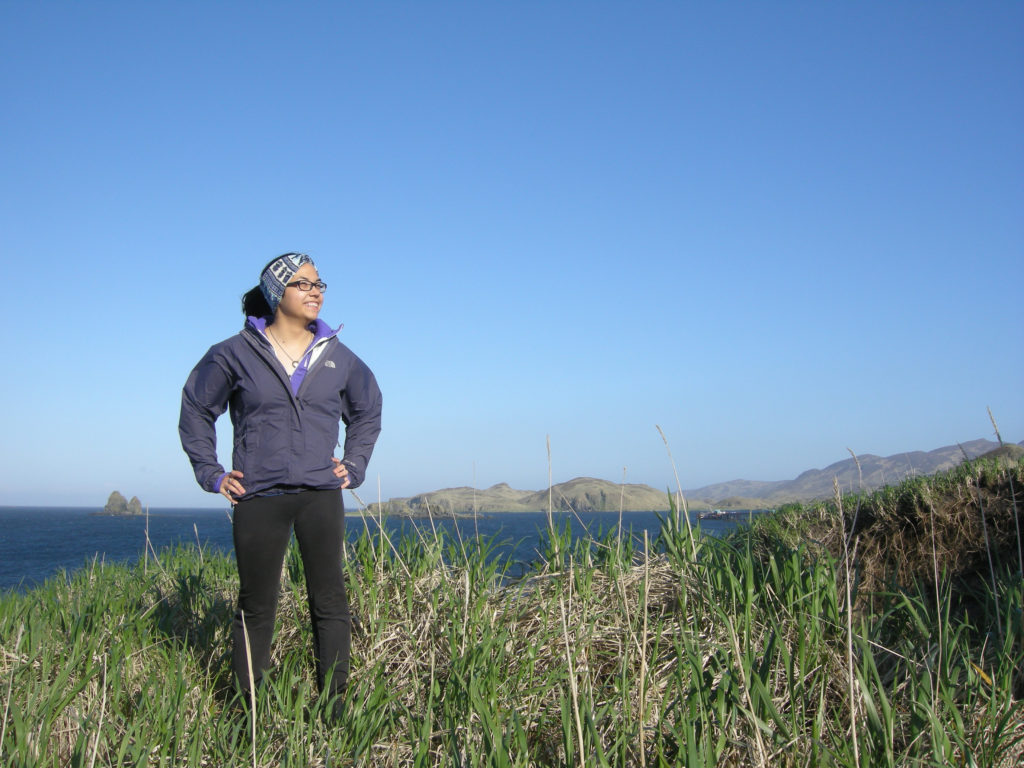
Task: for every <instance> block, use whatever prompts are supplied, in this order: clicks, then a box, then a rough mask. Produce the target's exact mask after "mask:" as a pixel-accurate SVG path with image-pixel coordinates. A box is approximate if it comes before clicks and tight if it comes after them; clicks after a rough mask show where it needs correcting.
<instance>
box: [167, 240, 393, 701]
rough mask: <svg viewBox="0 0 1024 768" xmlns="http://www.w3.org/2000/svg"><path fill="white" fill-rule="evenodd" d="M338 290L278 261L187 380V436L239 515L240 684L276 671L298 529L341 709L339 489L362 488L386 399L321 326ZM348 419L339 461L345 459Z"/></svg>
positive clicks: (214, 485)
mask: <svg viewBox="0 0 1024 768" xmlns="http://www.w3.org/2000/svg"><path fill="white" fill-rule="evenodd" d="M326 290H327V285H326V284H324V283H323V282H321V281H320V275H319V273H318V272H317V269H316V266H315V265H314V264H313V260H312V259H310V258H309V256H307V255H305V254H301V253H286V254H284V255H282V256H278V257H277V258H276V259H274V260H273V261H271V262H270V263H269V264H267V266H266V267H265V268H264V269H263V271H262V273H261V274H260V282H259V285H258V286H256V287H255V288H253V289H252V290H251V291H249V292H248V293H247V294H245V296H244V297H243V298H242V312H243V314H244V315H246V321H245V326H244V327H243V329H242V331H241V332H240V333H239V334H237V335H236V336H232V337H231V338H230V339H227V340H226V341H222V342H220V343H219V344H215V345H214V346H213V347H211V348H210V350H209V351H208V352H207V353H206V355H204V356H203V359H202V360H200V361H199V364H198V365H196V367H195V368H194V369H193V370H192V373H191V374H190V375H189V377H188V381H186V383H185V388H184V390H183V392H182V397H181V417H180V420H179V422H178V432H179V433H180V435H181V444H182V447H183V448H184V449H185V452H186V453H187V454H188V457H189V459H190V461H191V462H192V468H193V470H194V471H195V475H196V480H198V481H199V484H200V485H201V486H202V487H203V488H204V489H206V490H207V491H210V492H211V493H219V494H221V495H222V496H224V497H225V498H226V499H227V500H228V501H229V502H231V504H232V505H233V506H234V515H233V532H234V544H235V558H236V560H237V563H238V575H239V582H240V584H239V591H238V612H237V614H236V616H235V620H234V625H233V640H234V660H233V666H234V673H235V678H236V680H237V682H238V685H239V687H240V689H241V690H242V691H243V692H246V693H248V692H249V691H251V690H252V688H253V686H254V685H257V686H258V685H259V684H260V681H261V680H262V678H263V675H264V673H265V671H266V669H267V668H268V667H269V665H270V644H271V639H272V636H273V630H274V617H275V614H276V612H277V596H278V591H279V589H280V581H281V567H282V564H283V561H284V555H285V551H286V550H287V547H288V540H289V538H290V535H291V531H292V530H293V529H294V531H295V538H296V539H297V541H298V543H299V551H300V553H301V555H302V561H303V566H304V569H305V573H306V587H307V591H308V596H309V611H310V617H311V620H312V624H313V642H314V646H315V647H314V654H315V658H316V678H317V685H318V686H319V689H320V691H321V693H324V692H325V691H326V693H327V694H328V695H329V696H331V697H336V699H335V700H336V704H335V706H336V707H337V706H340V694H342V693H343V692H344V690H345V687H346V685H347V683H348V669H349V648H350V637H351V627H350V624H351V622H350V616H349V608H348V598H347V595H346V592H345V581H344V577H343V574H342V564H341V552H342V543H343V540H344V535H345V517H344V506H343V502H342V498H341V489H342V488H356V487H358V486H359V484H360V483H362V481H363V477H364V476H365V472H366V465H367V463H368V462H369V460H370V455H371V454H372V453H373V446H374V443H376V441H377V436H378V435H379V434H380V414H381V394H380V389H378V387H377V382H376V380H375V379H374V377H373V374H372V373H371V372H370V369H369V368H367V366H366V364H365V363H363V361H362V360H360V359H359V358H358V357H356V356H355V355H354V354H353V353H352V351H351V350H349V349H348V347H346V346H345V345H344V344H342V343H341V342H340V341H338V338H337V333H338V331H339V330H340V329H341V327H340V326H339V327H338V328H337V329H335V330H332V329H331V328H330V327H329V326H328V325H327V324H326V323H325V322H324V321H323V320H321V319H320V318H319V315H320V309H321V307H322V305H323V300H324V293H325V291H326ZM225 410H230V413H231V423H232V425H233V427H234V451H233V453H232V459H231V461H232V466H231V469H230V470H228V471H225V469H224V467H222V466H221V465H220V464H219V463H218V461H217V451H216V447H217V445H216V443H217V437H216V431H215V429H214V422H215V421H216V420H217V417H218V416H220V415H221V414H222V413H223V412H224V411H225ZM339 420H340V421H343V422H344V423H345V448H344V456H343V457H342V458H341V459H338V458H336V457H335V456H334V449H335V447H336V446H337V445H338V444H339V443H338V432H339V427H338V422H339ZM247 646H248V654H247V651H246V648H247ZM250 660H251V664H252V667H251V668H252V678H253V679H250V675H249V664H250Z"/></svg>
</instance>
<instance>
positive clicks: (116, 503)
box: [103, 491, 128, 515]
mask: <svg viewBox="0 0 1024 768" xmlns="http://www.w3.org/2000/svg"><path fill="white" fill-rule="evenodd" d="M103 511H104V513H106V514H108V515H127V514H128V500H127V499H126V498H125V497H124V496H122V495H121V492H120V491H114V492H113V493H112V494H110V498H109V499H107V506H105V507H104V508H103Z"/></svg>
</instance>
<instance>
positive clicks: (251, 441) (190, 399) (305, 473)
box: [178, 318, 381, 498]
mask: <svg viewBox="0 0 1024 768" xmlns="http://www.w3.org/2000/svg"><path fill="white" fill-rule="evenodd" d="M316 322H317V327H316V330H315V333H316V337H317V339H318V342H319V344H323V345H324V347H323V349H322V350H320V351H319V353H318V354H315V355H314V360H313V363H312V364H311V365H310V366H309V370H308V371H307V372H306V375H305V377H304V378H302V379H301V382H300V383H298V385H297V392H293V391H292V381H290V380H289V378H288V376H287V375H286V374H285V372H284V369H283V368H282V367H281V364H280V363H279V362H278V360H277V358H276V357H275V355H274V351H273V349H272V347H271V346H270V343H269V342H268V341H267V339H266V337H265V336H264V335H263V334H262V333H261V332H260V330H257V327H258V325H260V323H259V321H256V323H254V322H253V320H252V318H250V320H249V322H247V323H246V325H245V327H244V328H243V329H242V331H241V332H240V333H238V334H237V335H235V336H232V337H231V338H230V339H227V340H225V341H222V342H220V343H219V344H214V345H213V346H212V347H210V349H209V351H208V352H207V353H206V354H205V355H204V356H203V359H202V360H200V361H199V363H198V364H197V365H196V367H195V368H193V369H192V373H190V374H189V377H188V380H187V381H186V382H185V388H184V389H183V390H182V393H181V416H180V418H179V420H178V433H179V435H180V436H181V446H182V448H184V449H185V453H187V454H188V457H189V460H190V461H191V462H192V469H193V470H194V471H195V474H196V480H198V481H199V485H201V486H202V487H203V488H204V489H205V490H207V491H210V492H211V493H216V492H217V486H218V485H219V481H220V478H221V476H222V475H223V474H224V471H225V470H224V468H223V467H222V466H221V465H220V463H219V462H218V461H217V434H216V430H215V429H214V422H215V421H216V420H217V417H218V416H220V415H221V414H222V413H224V411H225V410H230V414H231V423H232V425H233V426H234V450H233V452H232V457H231V463H232V469H237V470H240V471H241V472H242V474H243V478H242V485H243V486H245V490H246V495H245V496H244V497H243V498H250V497H252V496H260V495H263V494H264V493H266V492H267V491H270V490H272V489H294V488H313V489H320V490H323V489H331V488H338V487H340V485H341V480H339V479H338V478H337V477H335V476H334V472H333V471H332V470H333V468H334V462H332V461H331V457H332V456H334V449H335V447H336V446H337V445H338V434H339V427H338V422H339V421H342V422H344V423H345V452H344V457H343V458H342V462H343V463H344V464H345V466H346V467H347V468H348V473H349V479H350V481H351V482H350V484H349V488H356V487H358V486H359V485H360V484H361V483H362V482H363V478H364V477H365V475H366V465H367V464H368V463H369V461H370V455H371V454H372V453H373V446H374V444H375V443H376V442H377V436H378V435H379V434H380V413H381V394H380V389H379V388H378V387H377V381H376V379H374V377H373V373H372V372H371V371H370V369H369V368H368V367H367V366H366V364H365V363H364V362H363V361H362V360H360V359H359V358H358V357H356V355H355V354H354V353H353V352H352V350H350V349H349V348H348V347H346V346H345V345H344V344H342V343H341V342H340V341H338V338H337V335H336V333H337V332H336V331H332V330H331V329H330V327H329V326H327V324H326V323H324V322H323V321H322V320H317V321H316ZM307 362H308V359H304V361H303V366H305V365H306V363H307ZM297 379H298V377H296V380H297Z"/></svg>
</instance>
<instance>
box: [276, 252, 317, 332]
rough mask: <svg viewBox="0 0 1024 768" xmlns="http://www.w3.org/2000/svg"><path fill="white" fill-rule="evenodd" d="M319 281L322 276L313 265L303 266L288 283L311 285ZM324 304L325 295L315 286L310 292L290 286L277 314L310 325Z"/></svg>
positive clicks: (285, 292)
mask: <svg viewBox="0 0 1024 768" xmlns="http://www.w3.org/2000/svg"><path fill="white" fill-rule="evenodd" d="M319 279H320V275H319V274H318V273H317V271H316V267H314V266H313V265H312V264H303V265H302V266H301V267H299V270H298V272H296V273H295V274H294V275H292V279H291V280H289V281H288V282H289V283H294V282H295V281H296V280H309V281H310V282H311V283H315V282H317V281H318V280H319ZM323 303H324V295H323V293H321V291H320V290H319V289H318V288H317V287H316V286H313V287H312V288H310V289H309V290H308V291H300V290H299V289H298V287H296V286H294V285H289V286H288V287H287V288H285V289H284V296H282V297H281V303H280V304H278V305H277V314H278V315H279V316H284V317H289V318H294V319H296V320H301V321H303V322H305V323H307V324H308V323H312V322H313V321H314V320H316V319H317V317H318V316H319V314H320V307H322V306H323Z"/></svg>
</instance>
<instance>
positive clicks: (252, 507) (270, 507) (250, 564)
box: [233, 490, 351, 694]
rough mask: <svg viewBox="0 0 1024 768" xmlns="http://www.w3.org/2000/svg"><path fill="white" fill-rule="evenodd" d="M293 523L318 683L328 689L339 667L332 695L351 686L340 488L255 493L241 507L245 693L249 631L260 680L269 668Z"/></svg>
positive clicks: (238, 662)
mask: <svg viewBox="0 0 1024 768" xmlns="http://www.w3.org/2000/svg"><path fill="white" fill-rule="evenodd" d="M293 527H294V529H295V538H296V540H297V541H298V542H299V552H300V553H301V555H302V564H303V568H304V570H305V572H306V590H307V593H308V597H309V613H310V618H311V620H312V623H313V644H314V648H313V653H314V655H315V658H316V682H317V686H318V687H319V689H320V691H321V692H322V691H323V690H324V681H325V679H326V677H327V674H328V672H330V671H331V670H332V669H333V670H334V673H333V675H332V677H331V684H330V691H329V693H331V694H335V693H341V692H342V691H344V690H345V687H346V685H347V684H348V667H349V653H350V645H351V617H350V615H349V609H348V597H347V595H346V593H345V578H344V575H343V573H342V568H341V548H342V542H343V541H344V538H345V507H344V503H343V502H342V499H341V491H340V490H333V491H312V490H310V491H301V492H299V493H283V494H280V495H277V496H257V497H255V498H252V499H247V500H245V501H240V502H239V503H238V504H237V505H235V512H234V525H233V532H234V540H235V559H236V560H237V561H238V576H239V580H240V586H239V592H238V612H237V613H236V614H235V621H234V628H233V638H234V646H235V648H234V671H235V679H236V680H237V681H238V684H239V686H240V688H241V689H242V690H243V691H248V690H249V689H250V681H249V669H248V659H247V657H246V634H248V640H249V648H250V651H251V656H252V670H253V678H254V679H255V682H256V685H259V683H260V681H261V680H262V679H263V673H264V671H265V670H266V669H267V668H268V667H269V666H270V643H271V640H272V638H273V634H274V617H275V615H276V613H277V597H278V593H279V591H280V588H281V566H282V564H283V563H284V555H285V552H286V551H287V548H288V540H289V538H290V536H291V531H292V528H293ZM243 618H244V622H245V623H244V629H243Z"/></svg>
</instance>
